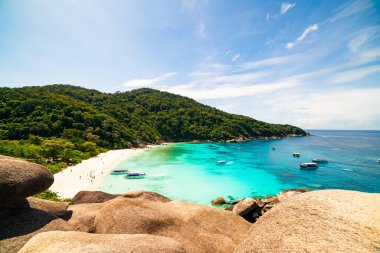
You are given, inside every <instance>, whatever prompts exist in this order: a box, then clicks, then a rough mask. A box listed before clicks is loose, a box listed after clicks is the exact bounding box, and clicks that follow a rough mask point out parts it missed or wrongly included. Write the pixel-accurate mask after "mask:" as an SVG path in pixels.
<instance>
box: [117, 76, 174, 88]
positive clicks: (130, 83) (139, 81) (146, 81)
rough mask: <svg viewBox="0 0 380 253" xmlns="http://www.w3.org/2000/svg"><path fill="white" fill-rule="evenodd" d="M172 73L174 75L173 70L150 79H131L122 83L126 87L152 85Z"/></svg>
mask: <svg viewBox="0 0 380 253" xmlns="http://www.w3.org/2000/svg"><path fill="white" fill-rule="evenodd" d="M174 75H176V73H175V72H170V73H166V74H163V75H160V76H158V77H155V78H150V79H131V80H128V81H126V82H124V83H123V84H122V85H123V86H124V87H127V88H139V87H152V86H154V85H156V84H157V83H159V82H161V81H163V80H166V79H168V78H170V77H172V76H174Z"/></svg>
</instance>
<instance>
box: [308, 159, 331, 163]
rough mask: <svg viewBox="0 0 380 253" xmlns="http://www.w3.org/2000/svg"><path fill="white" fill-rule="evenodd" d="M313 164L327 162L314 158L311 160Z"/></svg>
mask: <svg viewBox="0 0 380 253" xmlns="http://www.w3.org/2000/svg"><path fill="white" fill-rule="evenodd" d="M311 161H312V162H313V163H328V162H329V161H327V160H326V159H322V158H314V159H312V160H311Z"/></svg>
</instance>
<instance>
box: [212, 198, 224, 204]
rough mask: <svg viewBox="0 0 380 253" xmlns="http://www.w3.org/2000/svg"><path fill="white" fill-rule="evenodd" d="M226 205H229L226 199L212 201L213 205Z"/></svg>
mask: <svg viewBox="0 0 380 253" xmlns="http://www.w3.org/2000/svg"><path fill="white" fill-rule="evenodd" d="M226 203H227V202H226V200H225V199H224V198H222V197H218V198H216V199H213V200H212V201H211V204H212V205H223V204H226Z"/></svg>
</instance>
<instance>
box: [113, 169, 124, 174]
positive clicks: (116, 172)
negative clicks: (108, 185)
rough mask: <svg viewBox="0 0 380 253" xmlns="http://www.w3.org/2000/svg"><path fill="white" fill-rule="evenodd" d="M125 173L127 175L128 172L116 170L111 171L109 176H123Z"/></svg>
mask: <svg viewBox="0 0 380 253" xmlns="http://www.w3.org/2000/svg"><path fill="white" fill-rule="evenodd" d="M127 173H128V170H125V169H117V170H112V171H111V175H123V174H127Z"/></svg>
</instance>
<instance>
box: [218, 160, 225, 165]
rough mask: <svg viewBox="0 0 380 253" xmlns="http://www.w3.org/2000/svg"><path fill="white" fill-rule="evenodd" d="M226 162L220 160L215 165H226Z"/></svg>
mask: <svg viewBox="0 0 380 253" xmlns="http://www.w3.org/2000/svg"><path fill="white" fill-rule="evenodd" d="M226 163H227V161H224V160H220V161H217V162H216V164H226Z"/></svg>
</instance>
